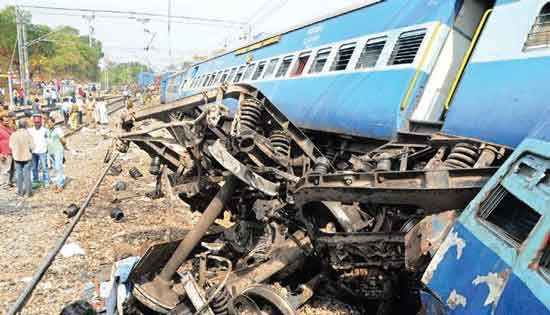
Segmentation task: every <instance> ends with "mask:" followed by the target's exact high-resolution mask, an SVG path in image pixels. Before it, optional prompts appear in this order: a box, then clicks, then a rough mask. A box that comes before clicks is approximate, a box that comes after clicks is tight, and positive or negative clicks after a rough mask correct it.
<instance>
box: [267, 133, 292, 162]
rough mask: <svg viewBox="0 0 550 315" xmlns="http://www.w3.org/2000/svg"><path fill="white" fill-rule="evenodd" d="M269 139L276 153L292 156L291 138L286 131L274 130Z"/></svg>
mask: <svg viewBox="0 0 550 315" xmlns="http://www.w3.org/2000/svg"><path fill="white" fill-rule="evenodd" d="M269 141H270V142H271V147H273V151H275V153H276V154H278V155H280V156H283V157H285V158H286V157H289V156H290V138H289V137H288V136H287V135H286V133H285V132H284V131H275V132H273V134H271V136H270V137H269Z"/></svg>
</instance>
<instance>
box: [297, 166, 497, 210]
mask: <svg viewBox="0 0 550 315" xmlns="http://www.w3.org/2000/svg"><path fill="white" fill-rule="evenodd" d="M497 169H498V168H481V169H454V170H433V171H405V172H371V173H350V174H330V175H316V174H312V175H309V176H306V177H305V178H303V179H302V181H301V182H300V183H298V185H297V187H296V190H295V200H296V204H297V205H298V206H301V205H304V204H306V203H308V202H312V201H339V202H344V203H352V202H360V203H377V204H383V205H396V206H397V205H404V206H417V207H420V208H422V209H425V210H427V211H432V212H436V211H442V210H453V209H463V208H464V207H466V206H467V205H468V203H469V202H470V201H471V200H472V198H474V197H475V195H476V194H477V193H478V192H479V191H480V189H481V188H482V187H483V186H484V185H485V183H486V182H487V181H488V180H489V178H491V176H492V175H493V174H494V173H495V172H496V170H497Z"/></svg>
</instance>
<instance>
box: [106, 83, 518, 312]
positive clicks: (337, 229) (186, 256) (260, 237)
mask: <svg viewBox="0 0 550 315" xmlns="http://www.w3.org/2000/svg"><path fill="white" fill-rule="evenodd" d="M130 125H131V126H133V127H132V128H131V129H128V130H126V131H125V132H124V133H121V134H120V135H118V136H117V138H116V144H115V145H116V147H117V149H119V150H120V151H125V150H127V149H128V147H129V145H130V143H133V144H135V145H137V146H138V147H139V148H140V149H142V150H144V151H146V152H147V153H148V154H149V155H150V156H151V170H150V171H151V174H153V175H156V176H157V180H158V181H159V183H160V181H162V180H164V181H167V182H169V185H170V186H171V191H172V192H173V193H174V194H176V195H177V196H178V197H179V198H181V200H183V201H184V202H185V203H187V204H188V205H189V207H190V208H191V209H193V210H194V211H200V212H202V216H201V218H200V220H199V222H198V223H197V225H196V226H195V228H194V229H193V230H190V231H189V232H188V233H187V234H186V237H185V238H184V239H183V240H182V241H177V242H171V243H166V244H158V245H155V246H153V247H151V248H150V249H149V251H148V252H147V254H145V255H144V256H143V257H142V258H141V260H140V262H139V263H138V265H137V266H136V267H135V268H134V270H133V271H132V274H131V280H132V283H133V284H134V292H133V298H132V302H131V303H130V305H128V310H129V312H136V313H137V314H139V313H143V314H149V313H150V312H153V314H154V313H160V314H174V315H175V314H178V315H183V314H214V315H221V314H258V315H259V314H274V315H275V314H285V315H287V314H289V315H290V314H296V310H297V309H298V308H299V307H300V306H302V305H303V304H304V303H306V302H307V301H308V300H309V299H311V298H312V297H313V296H314V295H315V294H316V292H318V290H325V291H329V292H331V294H335V295H338V296H339V297H340V298H342V299H343V300H346V301H349V302H350V303H353V304H355V305H361V306H362V307H364V309H365V310H367V311H366V312H367V313H368V314H416V312H417V311H418V309H419V306H420V301H419V292H420V291H421V290H422V289H423V288H422V286H421V284H420V281H419V278H420V276H421V274H422V272H423V271H424V268H425V267H426V265H427V264H428V263H429V261H430V257H431V253H432V252H434V251H435V250H436V249H437V247H438V245H439V242H440V240H441V239H442V238H443V237H444V235H445V233H446V232H448V227H450V226H451V225H452V222H453V218H454V217H455V212H456V211H460V210H461V209H463V208H464V207H465V206H466V205H467V204H468V203H469V202H470V201H471V199H473V197H474V196H475V195H476V194H477V193H478V192H479V190H480V189H481V188H482V187H483V185H484V184H485V183H486V182H487V180H488V179H489V178H490V177H491V176H492V175H493V174H494V173H495V172H496V170H497V169H498V167H499V166H500V165H501V163H502V162H503V161H504V160H505V159H506V158H507V157H508V156H509V154H510V153H511V151H510V149H508V148H506V147H503V146H499V145H494V144H491V143H486V142H481V141H477V140H475V139H468V138H459V137H454V136H450V135H445V134H440V133H436V134H414V133H404V132H403V133H399V134H398V135H397V136H396V137H395V138H394V139H393V140H392V141H389V142H387V143H383V142H381V141H380V140H372V139H365V138H361V137H355V136H354V137H352V136H348V135H336V134H330V133H323V132H320V131H315V132H312V131H309V130H305V129H301V128H299V127H297V126H296V125H294V124H293V123H292V122H291V121H290V120H289V119H287V118H286V117H285V115H284V114H283V113H281V112H280V111H279V110H278V109H277V106H276V104H272V103H271V102H270V101H269V100H268V99H267V98H266V97H265V96H264V95H263V94H262V93H261V92H260V91H257V90H255V89H254V88H252V87H250V86H246V85H232V86H226V87H223V88H219V89H215V90H210V91H207V92H205V93H202V94H197V95H194V96H190V97H187V98H184V99H182V100H180V101H177V102H174V103H170V104H165V105H161V106H157V107H151V108H147V109H144V110H142V111H139V112H137V113H135V115H134V118H133V120H132V122H131V124H130ZM157 187H160V185H157ZM224 214H225V216H224ZM224 217H225V219H224V220H223V222H222V223H223V224H220V220H219V219H222V218H224ZM435 221H437V222H439V223H441V222H442V223H441V224H433V222H435ZM436 225H437V227H436ZM397 301H398V302H399V303H396V302H397ZM397 305H398V306H397Z"/></svg>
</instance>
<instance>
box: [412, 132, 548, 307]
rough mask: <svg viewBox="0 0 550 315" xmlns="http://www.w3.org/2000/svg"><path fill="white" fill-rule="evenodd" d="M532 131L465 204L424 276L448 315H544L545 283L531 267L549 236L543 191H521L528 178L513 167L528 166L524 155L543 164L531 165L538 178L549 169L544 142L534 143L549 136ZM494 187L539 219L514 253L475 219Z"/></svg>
mask: <svg viewBox="0 0 550 315" xmlns="http://www.w3.org/2000/svg"><path fill="white" fill-rule="evenodd" d="M536 129H537V132H536V136H537V138H538V139H533V138H530V139H527V140H525V141H524V142H523V143H522V145H521V146H520V147H519V148H518V149H517V150H516V151H515V152H514V154H513V155H512V156H511V157H510V158H509V159H508V161H506V163H505V164H504V165H503V166H502V168H501V169H500V170H499V171H498V172H497V174H496V175H495V176H494V177H493V178H492V179H491V180H490V181H489V183H488V184H487V185H486V186H485V187H484V188H483V190H482V191H481V192H480V193H479V194H478V196H477V197H476V198H475V199H474V200H473V201H472V202H471V203H470V205H469V206H468V208H467V209H466V210H465V211H464V212H463V214H462V215H461V216H460V218H459V220H458V223H457V224H456V225H455V227H454V230H453V231H452V232H451V233H450V234H449V236H448V237H447V239H446V240H445V242H444V243H443V245H442V246H441V248H440V250H439V251H438V253H437V254H436V255H435V256H434V260H432V262H431V264H430V266H429V268H428V270H427V271H426V273H425V274H424V278H423V281H424V282H425V283H426V285H427V286H428V287H429V288H430V289H431V290H432V291H433V292H435V294H436V295H437V296H438V297H439V298H440V299H441V300H442V301H444V302H447V304H448V305H447V311H448V313H449V314H550V283H549V280H550V279H547V278H545V277H544V276H543V275H542V274H541V273H540V272H539V270H538V267H537V264H534V263H535V262H537V261H538V259H540V251H541V249H542V248H544V246H545V245H546V244H547V240H548V235H550V194H549V190H548V187H547V186H546V188H544V189H542V188H540V187H538V186H540V185H542V186H544V185H545V184H544V182H540V183H539V184H540V185H536V186H535V187H530V186H529V185H526V182H525V181H526V180H529V181H531V180H533V177H525V175H523V173H521V172H515V171H514V169H515V165H516V163H518V161H520V160H521V161H523V159H524V158H525V159H526V160H525V161H533V160H532V159H527V155H528V154H532V155H533V156H537V157H539V158H542V159H543V160H546V162H543V160H540V161H539V162H537V163H535V164H532V165H537V167H536V169H540V171H542V172H543V173H544V172H545V171H546V172H547V170H548V169H549V168H550V142H547V141H542V140H539V139H540V138H541V137H547V136H548V135H550V125H548V124H541V126H537V128H536ZM530 163H531V162H530ZM497 185H502V186H504V187H505V188H506V189H508V190H509V191H510V192H512V193H513V194H514V195H515V196H516V197H517V198H519V199H521V200H522V201H523V202H525V203H527V204H528V205H529V206H531V207H532V208H533V210H535V211H537V212H538V213H540V214H541V219H540V221H539V222H538V223H537V225H536V226H535V227H534V228H533V230H532V231H531V233H530V235H529V237H528V238H527V240H526V241H525V242H524V243H523V244H522V245H521V246H520V247H518V248H516V247H515V246H512V245H511V244H509V243H508V242H507V241H505V239H504V238H503V237H502V236H500V235H499V234H497V233H496V232H494V231H493V230H491V229H490V228H489V227H487V226H486V225H485V224H482V223H481V221H480V219H479V218H478V217H477V212H478V210H479V205H480V204H481V203H482V202H483V201H484V200H485V199H486V198H487V196H488V195H489V192H490V191H491V190H492V189H494V188H495V187H496V186H497ZM497 276H498V278H497ZM491 277H492V279H491ZM453 291H454V293H453ZM453 296H454V299H452V298H451V299H450V297H453ZM457 302H458V303H457Z"/></svg>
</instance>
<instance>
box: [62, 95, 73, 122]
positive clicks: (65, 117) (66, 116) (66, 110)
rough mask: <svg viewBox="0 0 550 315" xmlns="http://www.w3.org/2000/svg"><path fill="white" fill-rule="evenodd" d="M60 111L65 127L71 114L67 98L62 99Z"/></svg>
mask: <svg viewBox="0 0 550 315" xmlns="http://www.w3.org/2000/svg"><path fill="white" fill-rule="evenodd" d="M61 111H62V112H63V122H64V123H65V127H67V126H68V125H69V115H70V112H71V103H69V98H67V97H64V98H63V103H62V104H61Z"/></svg>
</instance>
